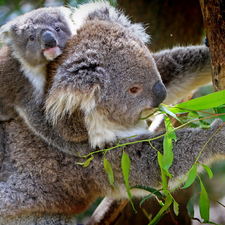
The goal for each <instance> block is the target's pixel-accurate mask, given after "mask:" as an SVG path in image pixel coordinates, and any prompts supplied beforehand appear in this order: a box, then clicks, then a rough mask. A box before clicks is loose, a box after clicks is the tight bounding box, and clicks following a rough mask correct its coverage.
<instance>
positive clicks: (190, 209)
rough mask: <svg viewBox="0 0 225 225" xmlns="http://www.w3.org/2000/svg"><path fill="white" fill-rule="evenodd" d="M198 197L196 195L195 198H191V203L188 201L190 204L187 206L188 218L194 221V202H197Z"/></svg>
mask: <svg viewBox="0 0 225 225" xmlns="http://www.w3.org/2000/svg"><path fill="white" fill-rule="evenodd" d="M197 196H198V194H197V195H195V196H193V197H191V198H190V199H189V201H188V204H187V206H186V207H187V211H188V216H189V217H190V219H193V218H194V214H195V213H194V200H195V198H196V197H197Z"/></svg>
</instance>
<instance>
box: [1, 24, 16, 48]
mask: <svg viewBox="0 0 225 225" xmlns="http://www.w3.org/2000/svg"><path fill="white" fill-rule="evenodd" d="M12 28H13V23H12V22H8V23H6V24H5V25H3V26H2V27H1V28H0V42H1V43H3V44H6V45H11V44H12V40H13V39H12Z"/></svg>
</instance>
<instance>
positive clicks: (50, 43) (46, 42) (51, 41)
mask: <svg viewBox="0 0 225 225" xmlns="http://www.w3.org/2000/svg"><path fill="white" fill-rule="evenodd" d="M41 40H42V43H43V46H44V48H45V49H49V48H53V47H55V46H56V39H55V36H54V34H53V33H52V32H50V31H45V32H43V34H42V35H41Z"/></svg>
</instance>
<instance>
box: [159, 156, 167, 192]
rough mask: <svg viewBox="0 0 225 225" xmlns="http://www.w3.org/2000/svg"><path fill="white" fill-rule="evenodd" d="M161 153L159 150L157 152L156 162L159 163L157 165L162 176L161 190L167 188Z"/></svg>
mask: <svg viewBox="0 0 225 225" xmlns="http://www.w3.org/2000/svg"><path fill="white" fill-rule="evenodd" d="M162 157H163V156H162V154H161V153H160V152H158V163H159V167H160V169H161V177H162V186H163V190H167V185H168V184H167V179H166V173H165V170H164V169H163V167H162Z"/></svg>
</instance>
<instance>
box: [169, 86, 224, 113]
mask: <svg viewBox="0 0 225 225" xmlns="http://www.w3.org/2000/svg"><path fill="white" fill-rule="evenodd" d="M224 96H225V90H223V91H219V92H215V93H212V94H209V95H206V96H202V97H200V98H195V99H192V100H190V101H188V102H182V103H180V104H177V105H175V106H174V107H172V108H170V111H171V112H173V113H182V112H189V111H192V110H194V111H197V110H205V109H209V108H215V107H218V106H221V105H223V104H225V98H224Z"/></svg>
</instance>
